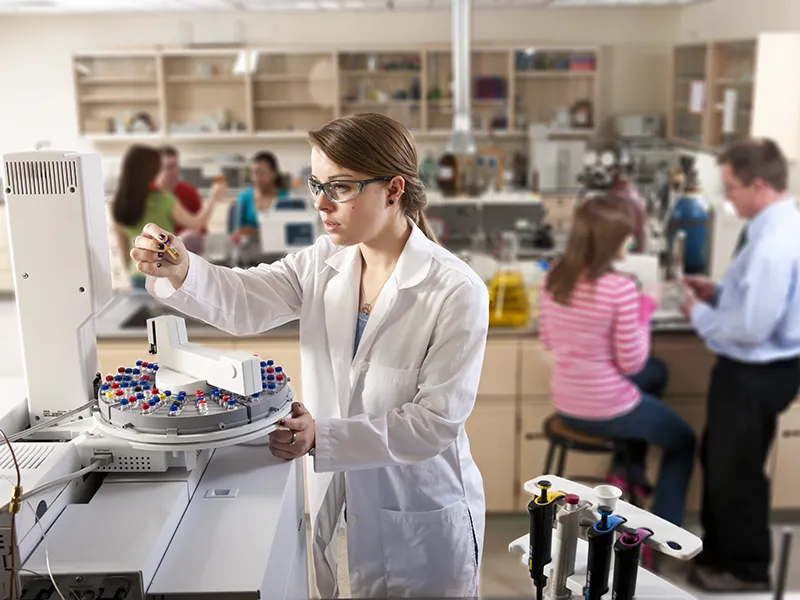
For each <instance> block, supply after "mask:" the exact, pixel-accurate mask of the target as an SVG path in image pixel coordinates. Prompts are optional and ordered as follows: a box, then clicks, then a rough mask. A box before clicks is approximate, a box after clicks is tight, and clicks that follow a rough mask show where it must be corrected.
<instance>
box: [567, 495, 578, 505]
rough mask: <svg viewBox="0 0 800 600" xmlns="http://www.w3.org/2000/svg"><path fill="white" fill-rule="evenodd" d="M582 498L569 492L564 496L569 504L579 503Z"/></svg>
mask: <svg viewBox="0 0 800 600" xmlns="http://www.w3.org/2000/svg"><path fill="white" fill-rule="evenodd" d="M580 501H581V499H580V498H579V497H578V496H577V495H576V494H567V495H566V496H564V502H566V503H567V504H577V503H578V502H580Z"/></svg>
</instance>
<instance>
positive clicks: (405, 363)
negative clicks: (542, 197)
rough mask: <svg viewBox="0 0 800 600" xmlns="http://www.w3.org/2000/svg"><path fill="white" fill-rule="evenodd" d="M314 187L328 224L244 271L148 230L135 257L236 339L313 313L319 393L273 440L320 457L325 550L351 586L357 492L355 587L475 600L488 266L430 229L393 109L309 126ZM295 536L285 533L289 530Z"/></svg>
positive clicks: (317, 508)
mask: <svg viewBox="0 0 800 600" xmlns="http://www.w3.org/2000/svg"><path fill="white" fill-rule="evenodd" d="M309 137H310V142H311V146H312V152H311V164H312V177H311V179H310V181H309V187H310V189H311V192H312V196H313V197H314V198H315V207H316V208H317V210H318V211H319V214H320V216H321V218H322V221H323V223H324V225H325V228H326V230H327V232H328V234H329V235H328V236H321V237H320V238H319V239H318V240H317V242H316V243H315V244H314V246H312V247H310V248H307V249H305V250H303V251H301V252H298V253H297V254H294V255H289V256H287V257H286V258H284V259H283V260H280V261H278V262H276V263H273V264H263V265H260V266H258V267H255V268H252V269H248V270H246V271H243V270H232V269H228V268H225V267H220V266H213V265H211V264H209V263H208V262H206V261H205V260H203V259H202V258H200V257H198V256H195V255H188V254H187V253H185V252H182V255H181V258H180V259H179V260H178V261H170V260H168V259H167V257H166V256H165V257H164V258H158V254H157V251H158V244H160V243H164V242H165V241H166V240H170V241H173V242H174V243H175V244H176V245H177V246H178V248H179V250H181V251H182V250H183V248H181V247H180V240H174V239H173V238H172V236H169V235H168V233H167V232H164V231H162V230H160V229H159V228H157V227H155V226H152V225H148V226H147V227H145V229H144V231H143V233H142V235H141V236H139V237H138V238H137V239H136V244H135V249H134V250H133V251H132V253H131V255H132V257H133V258H134V259H135V260H136V261H137V265H138V268H139V269H140V270H141V271H142V272H143V273H146V274H148V275H150V276H151V277H148V281H147V288H148V290H150V293H151V294H153V295H155V296H157V297H159V298H161V299H162V300H163V301H164V302H166V303H168V304H169V305H171V306H173V307H175V308H178V309H180V310H181V311H183V312H184V313H186V314H188V315H190V316H193V317H195V318H199V319H202V320H204V321H206V322H208V323H210V324H212V325H214V326H216V327H218V328H220V329H222V330H225V331H227V332H230V333H232V334H234V335H246V334H254V333H258V332H262V331H266V330H268V329H271V328H273V327H277V326H279V325H281V324H283V323H286V322H288V321H292V320H294V319H299V322H300V347H301V356H302V370H303V399H304V401H305V406H302V405H296V406H295V410H294V414H293V418H291V419H286V421H285V426H286V427H287V428H288V431H278V432H275V433H273V434H272V435H271V451H272V453H273V454H275V455H276V456H279V457H283V458H287V459H292V458H297V457H299V456H302V455H304V454H306V453H310V454H311V455H312V456H313V473H312V474H311V476H310V477H309V497H310V503H311V514H312V519H314V521H315V522H314V563H315V571H316V577H317V584H318V587H319V591H320V593H321V594H322V596H323V597H336V596H338V587H337V582H336V572H337V571H336V559H337V557H338V545H337V543H336V537H337V533H338V531H339V530H340V527H338V526H337V524H340V523H342V521H341V520H340V519H341V516H342V514H343V512H344V511H343V509H344V507H345V503H346V513H345V514H346V530H347V539H348V543H347V550H348V559H349V560H348V562H349V572H350V586H351V591H352V595H353V597H373V598H375V597H387V596H393V597H398V596H402V597H476V596H477V595H478V573H479V566H480V562H481V555H482V551H483V534H484V522H485V502H484V492H483V481H482V478H481V474H480V472H479V471H478V468H477V466H476V465H475V462H474V461H473V459H472V455H471V453H470V447H469V441H468V439H467V435H466V432H465V429H464V423H465V421H466V420H467V417H468V416H469V414H470V412H471V410H472V407H473V405H474V402H475V395H476V392H477V389H478V380H479V378H480V373H481V366H482V362H483V354H484V347H485V342H486V335H487V329H488V294H487V290H486V287H485V285H484V283H483V281H481V279H480V278H479V277H477V276H476V275H475V273H474V272H473V271H472V270H471V269H470V268H469V267H468V266H467V265H466V264H465V263H464V262H462V261H461V260H459V259H458V258H456V257H454V256H453V255H452V254H451V253H450V252H448V251H447V250H445V249H444V248H442V247H441V246H439V245H438V244H437V243H436V242H435V240H434V239H433V235H432V233H431V232H430V230H429V228H428V225H427V223H426V221H425V217H424V215H423V208H424V206H425V194H424V189H423V187H422V184H421V182H420V181H419V179H418V175H417V168H418V167H417V165H418V161H417V152H416V149H415V147H414V143H413V141H412V138H411V136H410V134H409V133H408V131H407V130H406V129H405V128H404V127H402V126H401V125H400V124H399V123H397V122H395V121H393V120H391V119H389V118H387V117H384V116H383V115H376V114H368V115H356V116H351V117H345V118H342V119H338V120H336V121H333V122H331V123H329V124H328V125H326V126H324V127H322V128H321V129H319V130H317V131H312V132H311V133H310V134H309ZM278 543H280V542H278Z"/></svg>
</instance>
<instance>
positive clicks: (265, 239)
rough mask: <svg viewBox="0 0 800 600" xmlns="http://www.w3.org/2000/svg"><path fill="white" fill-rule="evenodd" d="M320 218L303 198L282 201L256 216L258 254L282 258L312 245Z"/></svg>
mask: <svg viewBox="0 0 800 600" xmlns="http://www.w3.org/2000/svg"><path fill="white" fill-rule="evenodd" d="M320 233H321V231H320V218H319V214H317V211H315V210H314V208H313V206H310V205H309V203H308V202H307V201H306V200H305V199H304V198H281V199H280V200H279V201H278V204H277V206H276V207H275V208H274V209H273V210H269V211H262V212H259V213H258V237H259V240H260V242H261V252H263V253H264V254H268V255H285V254H289V253H290V252H297V251H299V250H302V249H303V248H307V247H308V246H312V245H314V242H315V241H316V240H317V237H319V235H320Z"/></svg>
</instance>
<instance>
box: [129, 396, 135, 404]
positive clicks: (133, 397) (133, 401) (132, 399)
mask: <svg viewBox="0 0 800 600" xmlns="http://www.w3.org/2000/svg"><path fill="white" fill-rule="evenodd" d="M128 402H131V403H134V404H135V403H136V396H128Z"/></svg>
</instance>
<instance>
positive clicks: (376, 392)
mask: <svg viewBox="0 0 800 600" xmlns="http://www.w3.org/2000/svg"><path fill="white" fill-rule="evenodd" d="M418 380H419V369H395V368H391V367H384V366H381V365H376V364H374V363H367V364H366V372H365V373H364V379H363V386H364V387H363V391H362V394H361V397H362V398H363V401H364V412H366V413H368V414H383V413H386V412H388V411H390V410H392V409H395V408H400V407H401V406H402V405H403V404H406V403H407V402H411V401H413V400H414V397H415V396H416V394H417V385H418Z"/></svg>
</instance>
